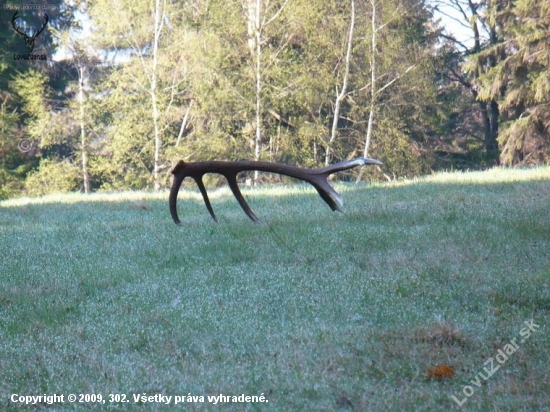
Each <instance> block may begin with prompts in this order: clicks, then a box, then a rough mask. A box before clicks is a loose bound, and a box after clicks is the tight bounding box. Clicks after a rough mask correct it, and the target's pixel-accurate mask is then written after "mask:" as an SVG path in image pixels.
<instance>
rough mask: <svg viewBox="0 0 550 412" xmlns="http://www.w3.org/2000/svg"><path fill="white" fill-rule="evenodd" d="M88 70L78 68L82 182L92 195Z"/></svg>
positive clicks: (86, 190) (85, 189) (85, 190)
mask: <svg viewBox="0 0 550 412" xmlns="http://www.w3.org/2000/svg"><path fill="white" fill-rule="evenodd" d="M85 76H86V70H85V68H84V67H83V66H79V67H78V106H79V109H80V113H79V117H80V118H79V122H80V151H81V156H82V181H83V184H84V193H86V194H88V193H90V174H89V173H88V143H87V139H86V127H85V121H84V83H85V81H86V79H85Z"/></svg>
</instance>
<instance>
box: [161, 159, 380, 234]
mask: <svg viewBox="0 0 550 412" xmlns="http://www.w3.org/2000/svg"><path fill="white" fill-rule="evenodd" d="M362 165H382V162H380V161H378V160H376V159H368V158H358V159H355V160H348V161H344V162H340V163H336V164H333V165H331V166H326V167H321V168H318V169H302V168H299V167H296V166H287V165H282V164H279V163H269V162H252V161H246V160H245V161H238V162H218V161H211V162H195V163H185V162H184V161H182V160H180V161H179V162H178V164H177V165H176V166H175V167H174V169H172V174H173V175H174V180H173V182H172V187H171V189H170V198H169V201H168V203H169V205H170V214H171V215H172V219H174V222H176V223H177V224H180V223H181V222H180V220H179V218H178V210H177V200H178V192H179V189H180V186H181V184H182V182H183V180H184V179H185V178H186V177H191V178H193V179H194V180H195V182H197V186H198V187H199V190H200V192H201V194H202V198H203V200H204V204H205V205H206V208H207V209H208V211H209V212H210V216H212V219H214V220H215V221H216V222H217V221H218V219H217V218H216V214H215V213H214V211H213V210H212V205H211V204H210V200H209V199H208V194H207V193H206V188H205V187H204V183H203V181H202V177H203V176H204V175H205V174H206V173H217V174H220V175H223V176H224V177H225V178H226V179H227V182H228V183H229V188H230V189H231V191H232V192H233V195H234V196H235V197H236V198H237V201H238V202H239V205H241V208H242V209H243V210H244V212H245V213H246V215H247V216H248V217H249V218H250V219H251V220H252V221H253V222H255V223H258V222H259V221H260V220H259V219H258V217H256V215H255V214H254V212H253V211H252V209H251V208H250V206H248V204H247V203H246V201H245V200H244V197H243V195H242V193H241V191H240V189H239V185H238V184H237V175H238V174H239V173H240V172H244V171H250V170H258V171H261V172H271V173H277V174H281V175H285V176H290V177H294V178H296V179H300V180H303V181H305V182H308V183H310V184H311V185H313V187H314V188H315V189H317V192H318V193H319V195H320V196H321V198H322V199H323V200H324V201H325V202H326V203H327V204H328V205H329V207H330V208H331V209H332V210H338V211H341V208H342V205H343V199H342V196H340V195H339V194H338V193H337V192H336V191H335V190H334V189H333V188H332V186H330V184H329V183H328V180H327V178H328V177H329V176H330V175H331V174H333V173H336V172H340V171H342V170H348V169H351V168H353V167H356V166H362Z"/></svg>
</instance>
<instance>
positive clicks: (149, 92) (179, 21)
mask: <svg viewBox="0 0 550 412" xmlns="http://www.w3.org/2000/svg"><path fill="white" fill-rule="evenodd" d="M89 14H90V16H91V19H92V22H93V24H94V30H95V33H96V36H95V44H96V46H97V47H98V48H100V49H103V50H106V51H108V52H110V53H116V52H119V60H118V61H116V62H115V63H114V66H113V67H112V73H111V76H110V78H109V80H108V81H107V82H105V83H104V88H105V93H106V94H108V100H109V103H107V105H108V106H109V108H110V109H111V110H114V111H115V114H114V116H111V119H112V120H113V122H114V128H112V129H111V130H110V131H109V132H108V133H109V134H110V138H109V140H110V141H109V143H108V146H109V150H110V151H111V156H113V160H115V164H114V165H113V168H112V169H111V171H110V172H108V173H109V174H110V175H111V176H115V175H116V174H117V173H120V172H123V173H125V174H127V175H128V176H134V177H137V176H138V175H141V174H142V173H143V172H144V171H150V172H152V179H151V181H152V185H153V187H154V188H155V189H159V188H160V187H161V186H163V184H164V182H163V172H164V171H165V170H166V169H167V167H168V162H167V159H166V157H165V156H163V150H164V148H165V145H166V136H167V135H168V134H171V133H172V131H173V130H174V129H176V128H177V127H178V126H179V123H180V122H181V117H180V116H181V113H182V110H183V108H182V106H181V105H180V104H179V103H181V101H180V99H181V96H182V95H183V94H184V93H185V82H186V79H187V73H186V70H185V67H186V64H185V62H183V61H182V57H181V56H185V53H183V52H182V53H180V51H181V50H182V49H183V48H184V47H185V46H186V45H185V44H182V43H181V38H182V37H183V36H182V34H181V33H182V31H183V30H184V29H185V19H184V17H183V16H182V10H181V8H180V7H179V6H178V4H173V3H169V2H167V1H166V0H152V1H150V2H146V3H136V2H132V1H125V2H117V1H111V0H99V1H94V2H90V4H89ZM146 107H147V108H148V109H147V111H145V110H144V109H145V108H146ZM176 118H179V119H178V120H176ZM176 123H177V125H176ZM129 151H131V153H129ZM149 156H150V157H149ZM126 160H128V163H125V161H126ZM129 169H132V170H129ZM127 178H128V177H123V178H122V181H127ZM132 179H133V178H132ZM139 180H140V182H141V183H140V184H148V183H147V181H148V179H147V178H146V177H143V178H142V179H139Z"/></svg>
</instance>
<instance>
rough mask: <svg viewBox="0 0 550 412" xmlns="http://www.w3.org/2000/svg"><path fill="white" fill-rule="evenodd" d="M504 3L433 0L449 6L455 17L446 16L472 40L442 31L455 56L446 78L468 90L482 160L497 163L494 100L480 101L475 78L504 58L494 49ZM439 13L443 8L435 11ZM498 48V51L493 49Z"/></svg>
mask: <svg viewBox="0 0 550 412" xmlns="http://www.w3.org/2000/svg"><path fill="white" fill-rule="evenodd" d="M506 2H507V0H483V1H480V2H473V1H472V0H441V1H434V2H433V3H435V4H436V7H440V6H441V7H443V6H444V5H447V6H450V7H452V9H454V11H455V15H456V16H457V17H454V15H453V16H449V17H450V18H451V19H453V20H454V21H455V22H458V24H460V25H461V26H462V27H463V28H464V29H466V30H469V31H470V33H471V38H472V41H469V42H466V41H463V40H459V39H458V38H457V36H456V35H453V34H450V33H446V32H443V33H442V34H441V36H442V37H443V38H444V39H445V40H446V41H447V42H448V44H450V45H452V47H453V48H454V52H455V53H456V56H457V61H456V62H457V63H458V64H453V62H450V63H451V64H450V65H449V67H448V72H447V75H448V77H449V79H451V80H452V81H455V82H457V83H459V84H460V85H461V86H463V87H465V88H466V89H467V90H469V91H470V93H471V94H472V97H473V98H474V100H475V101H476V102H477V104H478V107H479V115H480V118H481V123H482V130H483V147H484V150H485V155H486V158H487V159H488V160H489V161H491V160H495V161H497V160H498V152H499V148H498V142H497V137H498V127H499V115H500V112H499V107H498V97H497V98H491V99H483V98H480V96H479V79H480V77H481V76H483V75H484V74H485V73H487V72H488V71H490V70H491V69H492V68H494V67H495V66H496V65H497V64H498V62H499V61H500V60H502V59H503V58H504V56H503V54H502V49H498V45H499V44H501V42H502V39H501V36H500V33H499V30H500V27H499V25H498V24H497V22H496V20H495V16H496V14H498V12H499V10H501V9H502V7H504V4H505V3H506ZM439 10H440V11H442V10H443V8H441V9H439ZM497 49H498V50H497Z"/></svg>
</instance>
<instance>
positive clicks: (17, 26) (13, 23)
mask: <svg viewBox="0 0 550 412" xmlns="http://www.w3.org/2000/svg"><path fill="white" fill-rule="evenodd" d="M18 13H19V12H18V11H16V12H15V13H14V15H13V17H12V18H11V25H12V27H13V29H14V30H15V31H16V32H17V33H19V34H20V35H22V36H26V35H27V33H26V32H23V33H22V32H20V31H19V25H18V24H17V23H16V22H15V20H17V19H18V18H19V16H18V15H17V14H18Z"/></svg>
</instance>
